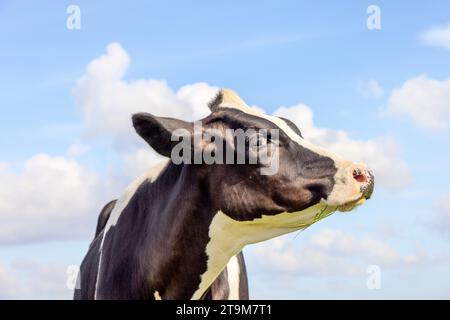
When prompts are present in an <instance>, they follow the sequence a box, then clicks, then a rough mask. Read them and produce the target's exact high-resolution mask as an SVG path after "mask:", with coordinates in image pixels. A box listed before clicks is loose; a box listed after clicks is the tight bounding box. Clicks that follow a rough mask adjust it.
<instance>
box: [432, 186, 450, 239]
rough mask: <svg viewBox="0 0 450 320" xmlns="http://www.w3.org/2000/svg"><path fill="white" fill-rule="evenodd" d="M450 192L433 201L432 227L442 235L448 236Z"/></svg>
mask: <svg viewBox="0 0 450 320" xmlns="http://www.w3.org/2000/svg"><path fill="white" fill-rule="evenodd" d="M449 199H450V192H447V193H446V194H444V195H442V196H441V197H439V198H438V199H436V200H435V201H434V204H433V215H432V226H433V227H434V228H435V229H436V230H438V231H440V232H442V233H443V234H445V235H447V236H450V201H449Z"/></svg>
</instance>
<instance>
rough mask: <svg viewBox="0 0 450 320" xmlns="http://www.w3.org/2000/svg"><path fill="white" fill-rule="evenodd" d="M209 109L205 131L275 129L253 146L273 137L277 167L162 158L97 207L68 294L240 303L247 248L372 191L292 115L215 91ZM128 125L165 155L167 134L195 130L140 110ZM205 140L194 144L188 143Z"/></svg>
mask: <svg viewBox="0 0 450 320" xmlns="http://www.w3.org/2000/svg"><path fill="white" fill-rule="evenodd" d="M209 107H210V109H211V114H210V115H209V116H207V117H206V118H204V119H202V120H201V125H202V128H203V130H206V129H208V128H214V129H215V130H216V131H218V132H225V131H226V130H227V129H244V130H246V129H249V128H252V129H255V130H256V131H258V130H272V129H276V130H278V132H279V135H278V137H277V138H276V140H277V141H274V140H273V138H272V137H270V136H262V138H261V137H258V139H260V140H261V139H263V141H259V142H258V144H259V145H261V144H262V145H264V146H271V145H272V144H275V143H276V145H277V148H278V149H277V150H278V161H279V163H278V170H277V172H276V173H275V174H272V175H262V174H261V170H262V168H263V167H266V166H268V165H270V163H267V162H265V163H259V162H258V163H252V164H217V163H216V164H205V163H201V164H189V163H185V162H183V163H180V164H175V163H174V162H173V161H167V162H166V163H164V164H162V165H160V166H157V167H155V168H153V169H152V170H150V172H148V173H147V174H146V175H144V176H143V177H141V178H139V179H137V180H136V181H134V182H133V183H132V184H131V185H130V186H129V187H128V189H127V190H126V191H125V193H124V194H123V195H122V196H121V197H120V198H119V199H118V200H117V201H113V202H111V203H109V204H108V205H107V206H106V207H105V208H104V209H103V211H102V213H101V214H100V217H99V220H98V225H97V232H96V237H95V239H94V240H93V241H92V243H91V245H90V248H89V250H88V253H87V255H86V257H85V258H84V260H83V263H82V265H81V268H80V274H79V289H77V290H76V291H75V298H77V299H246V298H248V289H247V276H246V272H245V264H244V260H243V257H242V253H241V250H242V248H243V247H244V246H245V245H247V244H251V243H256V242H260V241H264V240H267V239H270V238H274V237H276V236H279V235H282V234H286V233H288V232H292V231H296V230H299V229H304V228H306V227H308V226H310V225H311V224H313V223H314V222H316V221H318V220H320V219H323V218H324V217H326V216H328V215H330V214H331V213H333V212H335V211H349V210H352V209H353V208H354V207H355V206H357V205H359V204H362V203H363V202H364V201H365V200H366V199H369V197H370V196H371V194H372V191H373V186H374V180H373V175H372V173H371V172H370V171H369V170H368V169H367V167H366V165H364V164H357V163H354V162H351V161H348V160H345V159H343V158H341V157H339V156H337V155H336V154H334V153H332V152H329V151H327V150H324V149H322V148H319V147H317V146H315V145H313V144H311V143H309V142H308V141H306V140H304V139H303V137H302V135H301V132H300V130H299V129H298V128H297V127H296V126H295V125H294V124H293V123H292V122H291V121H289V120H287V119H283V118H279V117H275V116H269V115H266V114H263V113H262V112H260V111H258V110H256V109H253V108H250V107H249V106H247V105H246V104H245V102H243V101H242V100H241V99H240V97H239V96H237V95H236V94H235V93H234V92H233V91H231V90H221V91H220V92H219V94H218V95H217V97H216V98H215V99H214V100H213V101H212V102H211V103H210V105H209ZM133 125H134V127H135V129H136V131H137V133H138V134H139V135H140V136H141V137H142V138H143V139H144V140H145V141H147V142H148V144H149V145H150V146H151V147H152V148H153V149H155V150H156V151H157V152H158V153H160V154H162V155H164V156H167V157H170V155H171V152H172V150H173V148H174V146H175V145H176V141H173V140H174V139H171V137H172V136H173V133H174V132H175V130H177V129H179V128H182V129H184V131H185V132H188V133H193V132H194V129H193V126H194V125H193V123H190V122H185V121H181V120H177V119H171V118H162V117H155V116H153V115H150V114H148V113H139V114H136V115H134V116H133ZM223 136H224V139H225V140H227V139H228V141H225V143H226V144H228V145H234V144H235V143H236V139H234V138H233V137H232V138H231V140H230V137H229V136H227V135H225V134H224V135H223ZM194 140H195V139H194ZM211 145H212V142H211V141H206V140H201V141H200V143H199V144H198V145H197V146H195V147H197V148H203V149H208V148H211ZM217 145H218V144H214V146H213V148H217ZM236 150H237V149H236ZM270 161H273V159H269V162H270ZM268 254H270V252H268Z"/></svg>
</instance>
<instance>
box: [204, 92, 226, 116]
mask: <svg viewBox="0 0 450 320" xmlns="http://www.w3.org/2000/svg"><path fill="white" fill-rule="evenodd" d="M222 101H223V93H222V90H219V92H218V93H217V94H216V96H215V97H214V98H213V99H212V100H211V101H210V102H209V103H208V108H209V110H211V112H214V111H217V109H218V108H219V106H220V104H221V103H222Z"/></svg>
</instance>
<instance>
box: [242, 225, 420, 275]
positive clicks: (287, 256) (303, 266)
mask: <svg viewBox="0 0 450 320" xmlns="http://www.w3.org/2000/svg"><path fill="white" fill-rule="evenodd" d="M249 255H250V259H251V263H252V264H253V265H258V266H260V268H262V269H266V270H267V271H270V272H277V273H283V274H286V273H289V274H292V275H299V274H309V275H316V276H317V275H354V274H364V273H365V271H366V267H367V266H368V265H371V264H376V265H380V266H383V267H388V268H393V267H403V266H411V265H415V264H418V263H419V262H422V261H423V260H424V259H425V258H424V257H422V256H418V255H417V254H415V253H413V254H407V255H402V254H400V253H398V252H397V251H396V250H394V249H393V248H392V247H391V246H390V245H389V244H388V243H385V242H383V241H380V240H378V239H374V238H370V237H366V238H361V239H358V238H355V237H354V236H352V235H350V234H347V233H344V232H343V231H340V230H335V229H322V230H321V231H319V232H318V233H317V234H315V235H314V236H312V237H310V238H309V239H308V240H307V242H306V243H305V242H304V243H303V245H302V246H300V247H299V246H296V245H295V242H294V241H288V240H287V238H286V237H283V238H276V239H272V240H270V241H267V242H264V243H260V244H257V245H254V246H253V247H252V248H251V249H250V254H249Z"/></svg>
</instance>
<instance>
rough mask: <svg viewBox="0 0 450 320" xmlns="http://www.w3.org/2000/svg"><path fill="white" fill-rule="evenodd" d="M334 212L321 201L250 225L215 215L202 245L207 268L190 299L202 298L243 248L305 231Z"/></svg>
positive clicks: (333, 209)
mask: <svg viewBox="0 0 450 320" xmlns="http://www.w3.org/2000/svg"><path fill="white" fill-rule="evenodd" d="M334 211H336V207H332V206H329V205H327V204H326V203H325V202H323V201H321V202H320V203H318V204H316V205H314V206H311V207H309V208H307V209H305V210H303V211H298V212H291V213H288V212H283V213H280V214H276V215H270V216H269V215H262V216H261V218H258V219H254V220H250V221H237V220H234V219H232V218H230V217H229V216H227V215H226V214H224V213H223V212H221V211H219V212H218V213H216V215H215V216H214V218H213V220H212V222H211V224H210V226H209V232H208V235H209V238H210V241H209V242H208V244H207V245H206V255H207V256H208V262H207V268H206V271H205V273H203V274H202V275H201V281H200V285H199V287H198V289H197V290H196V291H195V292H194V294H193V295H192V299H194V300H197V299H200V298H201V297H202V295H203V294H204V293H205V292H206V290H207V289H208V288H209V287H210V286H211V284H212V283H213V282H214V280H215V279H216V278H217V277H218V276H219V274H220V273H221V272H222V271H223V269H224V268H225V266H226V265H227V263H228V262H229V260H230V258H231V257H233V256H234V255H236V254H238V253H239V251H241V250H242V248H243V247H244V246H245V245H247V244H251V243H256V242H261V241H264V240H268V239H272V238H275V237H277V236H280V235H282V234H286V233H289V232H293V231H296V230H300V229H305V228H307V227H309V226H310V225H312V224H313V223H315V222H317V221H319V220H321V219H323V218H325V217H327V216H329V215H330V214H332V213H333V212H334Z"/></svg>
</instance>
